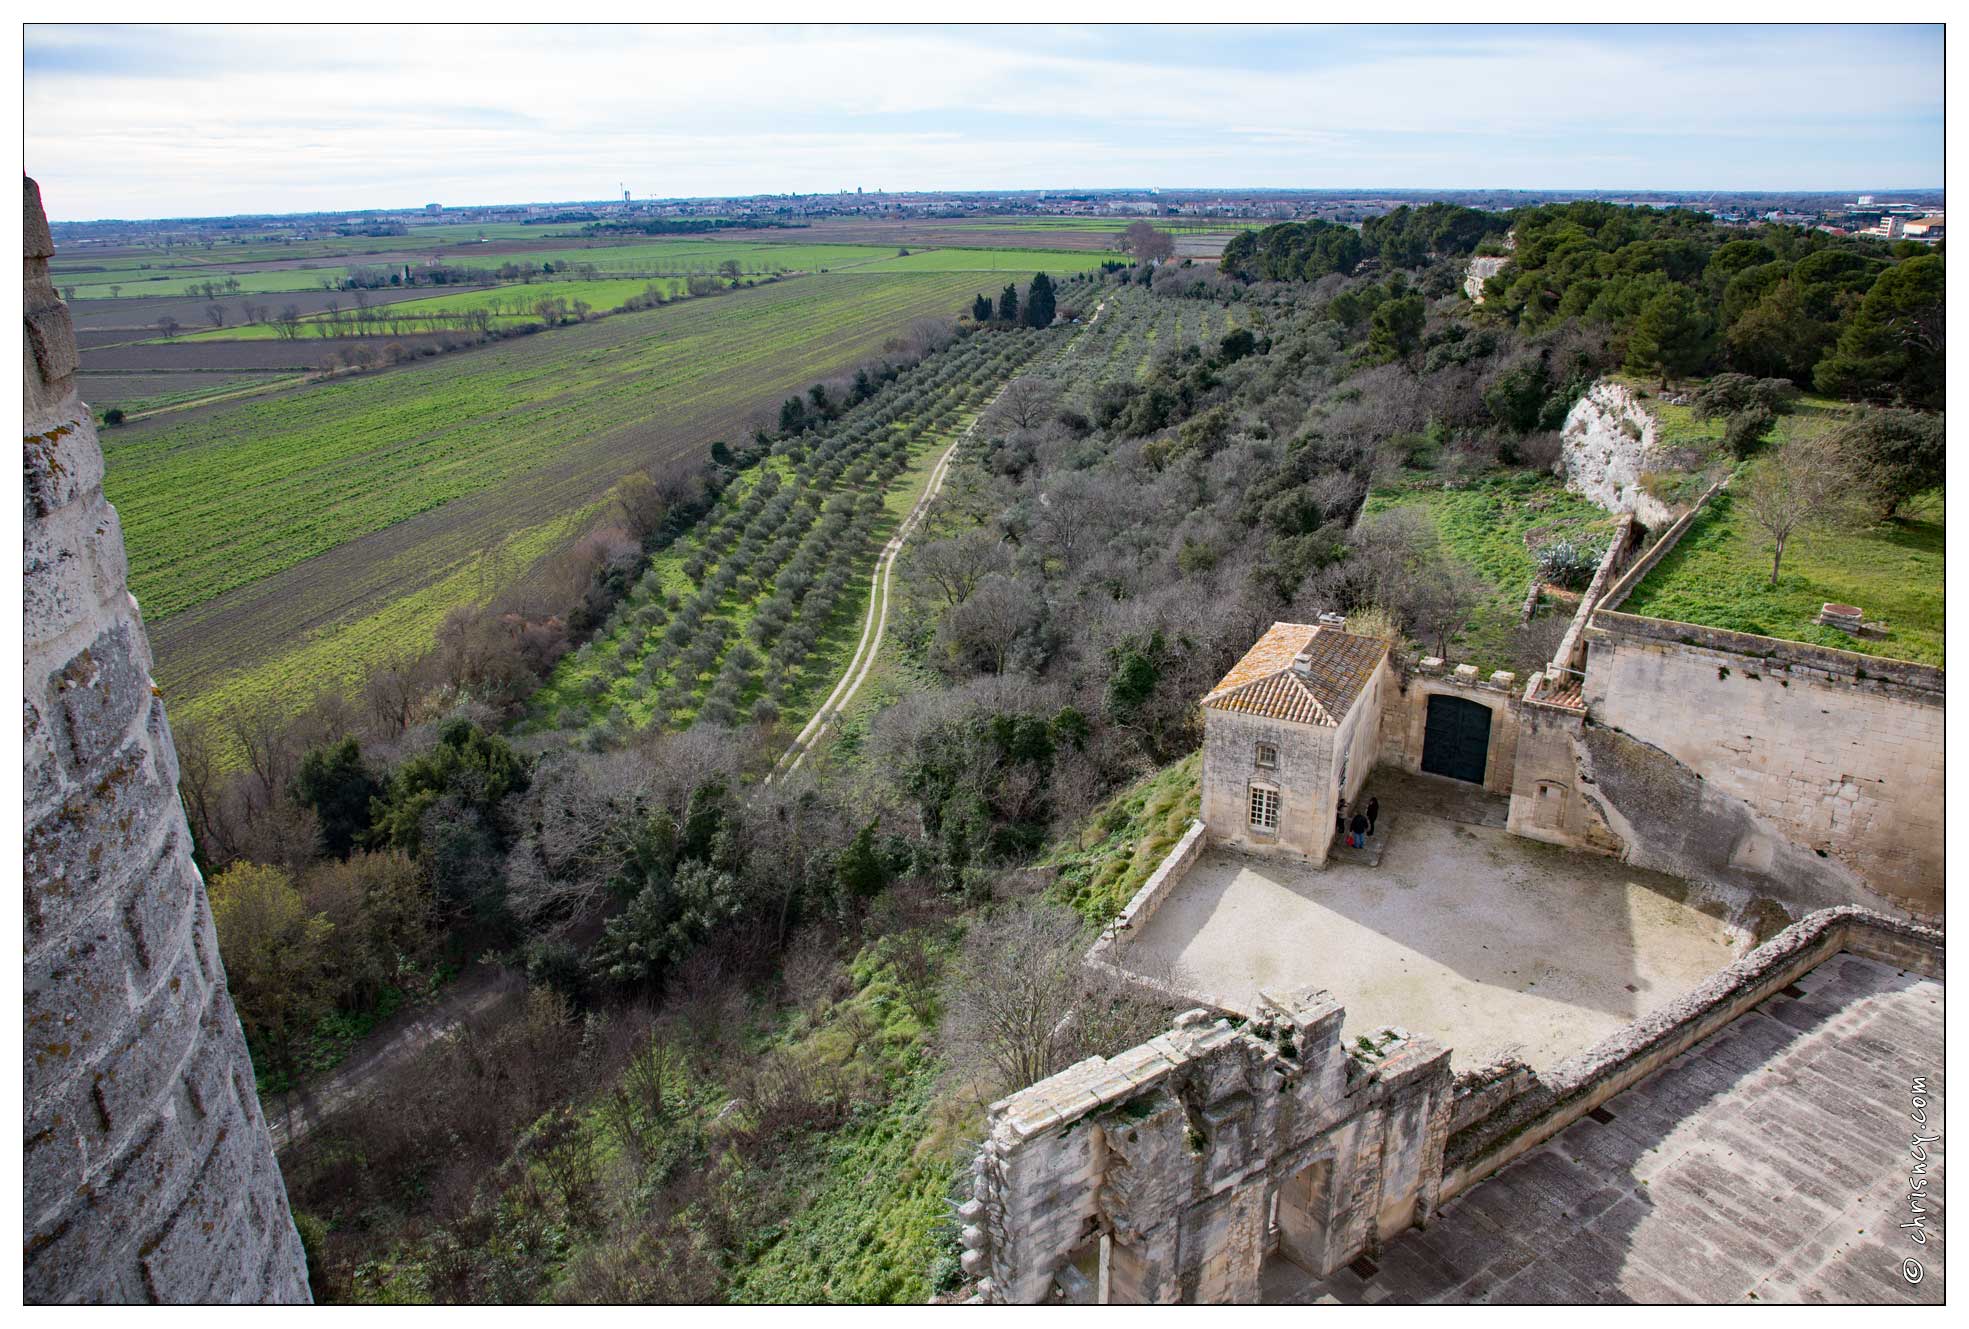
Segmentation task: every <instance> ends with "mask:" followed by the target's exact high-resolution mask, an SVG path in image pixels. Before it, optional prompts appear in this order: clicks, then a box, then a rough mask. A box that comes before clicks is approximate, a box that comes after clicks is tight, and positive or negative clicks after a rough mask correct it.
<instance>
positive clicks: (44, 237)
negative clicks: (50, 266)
mask: <svg viewBox="0 0 1969 1329" xmlns="http://www.w3.org/2000/svg"><path fill="white" fill-rule="evenodd" d="M21 253H22V256H23V257H24V258H28V259H36V258H39V259H50V258H53V257H54V256H55V237H54V234H53V233H52V232H51V231H50V230H49V229H48V214H47V212H46V211H45V210H44V209H43V208H42V206H41V186H40V185H39V184H38V183H36V181H35V180H34V179H33V178H32V177H30V176H22V177H21Z"/></svg>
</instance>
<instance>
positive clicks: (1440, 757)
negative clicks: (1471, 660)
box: [1422, 694, 1490, 784]
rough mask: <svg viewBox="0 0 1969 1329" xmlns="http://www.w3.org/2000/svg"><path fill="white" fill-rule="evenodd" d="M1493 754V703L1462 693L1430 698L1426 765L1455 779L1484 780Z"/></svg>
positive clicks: (1425, 729) (1424, 738)
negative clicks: (1484, 702) (1491, 739)
mask: <svg viewBox="0 0 1969 1329" xmlns="http://www.w3.org/2000/svg"><path fill="white" fill-rule="evenodd" d="M1489 755H1490V707H1488V706H1484V705H1480V704H1479V703H1477V702H1474V701H1469V700H1466V699H1465V698H1462V697H1451V696H1446V695H1443V694H1438V695H1436V696H1433V697H1431V698H1429V713H1428V718H1427V720H1426V722H1425V723H1424V725H1423V728H1422V769H1423V770H1425V771H1427V772H1429V773H1430V774H1431V775H1447V776H1449V777H1450V778H1451V779H1452V780H1468V781H1469V782H1470V783H1472V784H1482V783H1483V782H1484V768H1485V766H1486V765H1487V764H1488V758H1489Z"/></svg>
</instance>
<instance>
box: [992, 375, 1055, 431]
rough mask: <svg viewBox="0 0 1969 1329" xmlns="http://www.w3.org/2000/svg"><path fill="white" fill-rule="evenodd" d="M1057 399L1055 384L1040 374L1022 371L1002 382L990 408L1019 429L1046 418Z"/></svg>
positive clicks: (997, 416)
mask: <svg viewBox="0 0 1969 1329" xmlns="http://www.w3.org/2000/svg"><path fill="white" fill-rule="evenodd" d="M1057 401H1058V394H1057V392H1056V390H1055V388H1054V386H1053V385H1052V384H1051V383H1049V382H1047V381H1046V380H1045V379H1043V378H1035V377H1033V376H1032V375H1030V374H1022V375H1020V376H1019V377H1018V378H1015V379H1013V380H1012V381H1011V382H1010V383H1007V384H1006V385H1005V390H1004V391H1003V392H1001V393H1000V394H999V395H998V400H997V401H996V402H995V403H993V405H992V408H991V414H992V417H993V418H994V419H996V420H1001V421H1004V422H1005V423H1007V424H1010V425H1013V426H1015V427H1016V428H1019V429H1032V428H1035V427H1037V426H1038V425H1039V424H1040V423H1042V422H1043V421H1045V420H1046V419H1047V418H1048V417H1049V416H1050V415H1051V414H1052V412H1053V408H1054V406H1055V404H1056V403H1057Z"/></svg>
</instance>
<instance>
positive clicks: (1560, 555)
mask: <svg viewBox="0 0 1969 1329" xmlns="http://www.w3.org/2000/svg"><path fill="white" fill-rule="evenodd" d="M1605 553H1606V551H1605V550H1603V549H1599V548H1597V547H1595V546H1593V545H1588V544H1583V543H1581V542H1580V541H1577V540H1571V539H1558V540H1554V541H1552V542H1551V543H1550V544H1546V545H1541V546H1540V547H1539V548H1538V550H1537V551H1536V553H1535V554H1534V557H1535V558H1536V559H1537V561H1538V575H1539V576H1540V577H1541V578H1543V579H1544V580H1545V581H1548V582H1550V583H1552V584H1553V585H1554V586H1563V587H1565V588H1566V589H1567V590H1569V591H1583V590H1585V589H1586V587H1587V585H1588V584H1589V583H1590V582H1591V581H1592V580H1593V574H1594V572H1595V571H1597V570H1598V569H1599V566H1600V559H1601V557H1602V556H1603V555H1604V554H1605Z"/></svg>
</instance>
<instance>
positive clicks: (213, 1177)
mask: <svg viewBox="0 0 1969 1329" xmlns="http://www.w3.org/2000/svg"><path fill="white" fill-rule="evenodd" d="M242 1129H243V1123H239V1122H236V1121H235V1122H233V1123H229V1124H228V1125H227V1127H226V1128H225V1129H224V1130H222V1131H220V1132H219V1133H218V1136H217V1139H216V1140H215V1141H214V1143H213V1145H212V1150H211V1152H210V1153H209V1154H208V1155H207V1156H206V1159H205V1164H204V1166H203V1167H201V1168H200V1169H199V1171H198V1176H197V1177H196V1178H195V1179H194V1180H193V1182H192V1184H191V1189H190V1190H189V1191H188V1192H187V1193H186V1196H185V1199H184V1203H183V1204H181V1205H180V1206H179V1207H178V1209H177V1210H176V1212H174V1213H172V1214H171V1215H170V1217H168V1218H167V1219H165V1220H164V1222H163V1224H162V1225H161V1226H160V1227H159V1228H158V1230H157V1231H156V1232H155V1234H154V1235H151V1236H149V1237H146V1238H145V1240H144V1242H143V1244H142V1245H140V1246H139V1247H138V1248H137V1253H138V1256H139V1258H140V1259H142V1261H143V1267H144V1280H145V1282H146V1283H148V1284H149V1286H150V1289H151V1294H152V1296H153V1297H155V1298H156V1299H157V1300H158V1301H201V1302H204V1301H210V1302H231V1301H234V1300H236V1299H237V1298H238V1294H239V1290H240V1287H241V1285H242V1284H243V1283H244V1282H245V1280H246V1275H247V1273H248V1271H249V1270H250V1269H251V1268H252V1267H253V1264H254V1263H256V1262H252V1261H250V1260H249V1255H250V1252H251V1251H252V1243H251V1242H249V1241H246V1240H242V1236H243V1235H244V1234H243V1229H244V1227H245V1220H246V1217H247V1215H246V1201H245V1195H246V1193H247V1190H248V1183H249V1180H250V1178H251V1175H252V1163H251V1160H250V1157H249V1156H248V1154H247V1151H246V1149H245V1148H244V1147H242V1146H244V1145H245V1143H246V1142H245V1141H244V1140H237V1139H235V1138H234V1136H235V1134H236V1133H239V1132H240V1131H241V1130H242Z"/></svg>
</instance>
